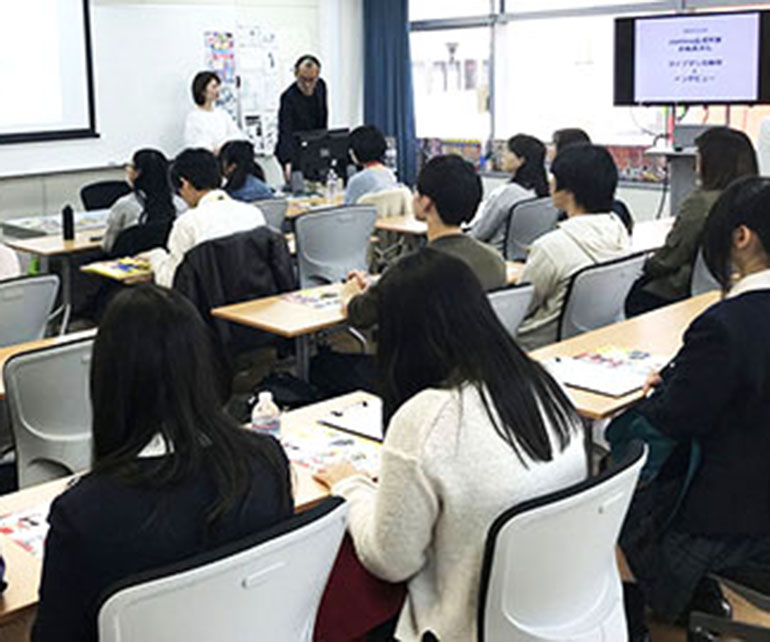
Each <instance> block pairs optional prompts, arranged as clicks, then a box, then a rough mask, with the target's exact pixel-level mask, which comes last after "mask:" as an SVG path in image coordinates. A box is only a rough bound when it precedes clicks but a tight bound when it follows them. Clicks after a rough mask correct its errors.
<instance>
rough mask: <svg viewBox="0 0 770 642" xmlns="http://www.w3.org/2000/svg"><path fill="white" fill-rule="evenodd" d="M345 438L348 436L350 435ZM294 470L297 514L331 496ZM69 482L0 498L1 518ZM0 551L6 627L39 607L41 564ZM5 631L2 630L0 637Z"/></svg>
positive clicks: (310, 412) (345, 402)
mask: <svg viewBox="0 0 770 642" xmlns="http://www.w3.org/2000/svg"><path fill="white" fill-rule="evenodd" d="M371 398H372V395H370V394H369V393H366V392H353V393H350V394H347V395H342V396H341V397H335V398H334V399H329V400H327V401H322V402H320V403H317V404H313V405H310V406H305V407H304V408H300V409H299V410H293V411H291V412H287V413H285V414H284V415H283V416H282V418H281V431H282V432H283V431H289V432H291V431H292V430H298V429H300V427H302V426H307V425H308V422H312V423H315V421H316V419H318V418H319V417H322V416H325V415H326V414H328V413H329V412H331V411H332V410H337V409H341V408H346V407H347V406H349V405H351V404H353V403H357V402H358V401H361V400H364V399H371ZM345 434H346V435H347V433H345ZM348 436H349V435H348ZM292 470H293V475H292V476H293V479H294V506H295V510H298V511H301V510H305V509H307V508H310V507H311V506H313V505H314V504H316V503H318V502H319V501H320V500H321V499H323V498H324V497H326V496H327V495H328V494H329V491H328V489H327V488H326V487H325V486H323V485H321V484H319V483H318V482H316V481H314V480H313V477H312V475H311V474H310V472H309V471H308V470H307V469H305V468H300V467H294V468H293V469H292ZM70 479H71V478H69V477H65V478H63V479H57V480H56V481H52V482H48V483H46V484H40V485H38V486H32V487H30V488H26V489H24V490H20V491H18V492H16V493H10V494H8V495H3V496H0V515H7V514H8V513H12V512H15V511H18V510H23V509H25V508H31V507H33V506H37V505H40V504H44V503H46V502H51V501H53V500H54V498H55V497H56V496H57V495H59V494H60V493H61V492H63V491H64V490H65V489H66V487H67V483H68V482H69V480H70ZM0 548H1V549H2V553H3V557H4V558H5V561H6V563H7V568H6V579H7V581H8V589H7V590H6V591H5V593H4V594H3V596H2V597H0V624H2V626H5V625H6V624H7V623H8V622H9V621H11V620H13V619H14V618H16V617H19V616H22V615H24V614H27V615H28V614H29V612H30V610H31V609H33V608H34V607H35V605H36V604H37V601H38V584H39V582H40V572H41V569H42V560H40V559H38V558H36V557H35V556H34V555H32V554H31V553H28V552H27V551H25V550H24V549H23V548H21V546H19V545H18V544H16V543H15V542H13V541H11V540H10V539H9V538H8V537H6V536H3V535H0ZM2 630H3V629H2V628H0V635H1V634H2Z"/></svg>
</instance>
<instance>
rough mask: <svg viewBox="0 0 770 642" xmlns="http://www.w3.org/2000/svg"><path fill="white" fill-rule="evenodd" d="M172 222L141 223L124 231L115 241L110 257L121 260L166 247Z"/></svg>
mask: <svg viewBox="0 0 770 642" xmlns="http://www.w3.org/2000/svg"><path fill="white" fill-rule="evenodd" d="M173 225H174V221H173V220H170V221H163V222H160V223H142V224H139V225H132V226H131V227H127V228H126V229H124V230H123V231H122V232H120V234H118V237H117V238H116V239H115V243H114V244H113V246H112V249H111V250H110V256H112V257H114V258H121V257H124V256H134V255H136V254H139V253H140V252H145V251H147V250H151V249H152V248H155V247H166V243H167V242H168V235H169V234H171V227H172V226H173Z"/></svg>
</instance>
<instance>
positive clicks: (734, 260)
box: [620, 177, 770, 621]
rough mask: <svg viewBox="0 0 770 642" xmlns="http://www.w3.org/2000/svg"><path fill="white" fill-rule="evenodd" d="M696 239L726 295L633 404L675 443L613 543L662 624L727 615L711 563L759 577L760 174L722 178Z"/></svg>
mask: <svg viewBox="0 0 770 642" xmlns="http://www.w3.org/2000/svg"><path fill="white" fill-rule="evenodd" d="M703 247H704V258H705V260H706V263H707V264H708V266H709V269H710V270H711V271H712V272H713V274H715V275H716V276H717V278H718V279H719V281H720V283H721V284H722V287H723V289H724V292H725V296H724V298H723V300H722V301H720V302H719V303H717V304H716V305H713V306H712V307H710V308H709V309H708V310H706V311H705V312H704V313H703V314H701V315H700V316H699V317H698V318H697V319H696V320H695V321H693V323H692V324H691V325H690V327H689V328H688V329H687V332H686V333H685V335H684V345H683V347H682V349H681V350H680V351H679V353H678V354H677V355H676V357H675V358H674V360H673V361H672V362H671V364H669V365H668V366H667V367H666V368H665V369H664V370H663V371H662V372H661V374H660V375H659V376H654V377H653V378H651V380H650V382H649V385H650V386H651V387H653V388H654V392H653V394H652V396H651V397H649V398H648V399H646V400H645V401H643V402H642V403H641V404H640V405H639V406H638V408H637V410H638V411H639V413H640V414H641V415H642V417H644V418H645V419H646V420H647V421H648V422H649V424H651V425H652V426H653V427H654V428H656V429H657V430H658V431H660V432H661V433H663V434H664V435H665V436H667V437H670V438H673V439H674V440H675V444H676V445H675V447H674V450H673V452H672V454H671V455H670V456H669V458H668V459H667V460H666V463H665V464H664V465H663V467H662V469H661V471H660V472H659V473H658V475H657V477H656V478H655V479H654V481H653V482H652V483H650V484H649V485H647V486H646V487H644V488H642V489H641V490H639V491H637V494H636V496H635V499H634V502H633V503H632V506H631V509H630V511H629V514H628V517H627V520H626V524H625V527H624V531H623V534H622V536H621V540H620V543H621V548H622V549H623V551H624V553H625V555H626V558H627V560H628V562H629V565H630V568H631V570H632V572H633V573H634V576H635V578H636V581H637V584H638V586H639V588H641V590H642V593H643V594H644V598H645V601H646V602H647V604H648V605H649V606H651V607H652V609H653V610H654V611H655V612H656V613H657V614H658V615H659V616H661V617H662V618H663V619H666V620H669V621H674V620H677V619H679V620H680V621H681V620H683V619H684V618H685V617H686V616H687V614H688V613H689V612H690V611H691V610H693V609H696V608H697V609H698V610H704V611H707V612H712V613H715V614H717V615H728V614H729V608H728V606H729V605H727V604H726V603H724V599H723V597H722V596H721V593H720V591H719V589H718V585H716V583H715V582H713V581H711V580H708V579H706V575H707V574H708V573H710V572H712V571H725V570H726V569H734V568H742V569H752V570H753V571H759V572H761V573H763V574H765V576H766V577H770V466H769V465H768V456H769V455H770V334H769V333H768V325H767V324H768V319H770V180H768V179H765V178H757V177H751V178H744V179H740V180H738V181H736V182H734V183H733V184H732V185H731V186H729V187H728V188H727V189H726V190H725V192H724V193H723V194H722V195H721V196H720V198H719V199H718V200H717V202H716V203H715V205H714V207H713V208H712V210H711V213H710V214H709V217H708V219H707V222H706V227H705V234H704V241H703ZM693 452H699V453H700V459H699V461H697V459H691V455H692V453H693ZM691 461H692V462H694V463H696V464H697V467H695V468H694V474H691V475H689V476H688V473H687V470H688V466H689V465H690V462H691ZM688 477H689V479H690V481H689V483H687V482H685V480H686V479H688ZM677 498H680V500H681V503H680V504H679V505H678V507H677V505H676V501H677ZM672 514H673V517H672Z"/></svg>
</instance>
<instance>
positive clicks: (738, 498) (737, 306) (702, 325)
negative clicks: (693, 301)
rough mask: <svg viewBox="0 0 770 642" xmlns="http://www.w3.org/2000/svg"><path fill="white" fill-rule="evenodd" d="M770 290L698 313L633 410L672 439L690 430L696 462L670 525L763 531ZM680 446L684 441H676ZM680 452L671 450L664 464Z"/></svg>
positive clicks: (766, 530)
mask: <svg viewBox="0 0 770 642" xmlns="http://www.w3.org/2000/svg"><path fill="white" fill-rule="evenodd" d="M769 322H770V290H755V291H750V292H746V293H744V294H741V295H739V296H736V297H734V298H730V299H725V300H723V301H721V302H719V303H717V304H716V305H713V306H712V307H710V308H709V309H708V310H706V311H705V312H704V313H703V314H701V315H700V316H699V317H698V318H697V319H696V320H695V321H693V323H692V324H691V325H690V327H689V328H688V329H687V332H686V333H685V335H684V345H683V346H682V349H681V350H680V351H679V353H678V354H677V355H676V357H675V358H674V360H673V361H672V362H671V364H670V365H669V366H668V367H667V368H666V369H665V370H664V371H663V373H662V375H663V380H664V381H663V384H662V385H661V386H660V387H659V389H658V390H656V392H655V394H653V395H652V397H650V398H649V399H647V400H645V401H643V402H642V403H641V404H640V405H639V406H638V409H639V411H640V412H641V413H642V414H643V415H644V416H646V417H647V418H648V419H649V421H650V422H651V423H652V424H653V425H654V426H655V427H656V428H658V429H659V430H660V431H662V432H664V433H665V434H667V435H669V436H671V437H674V438H676V439H679V440H688V441H689V439H690V438H692V437H697V438H698V440H699V442H700V444H701V450H702V460H701V463H700V466H699V468H698V470H697V472H696V474H695V476H694V478H693V480H692V483H691V486H690V488H689V490H688V492H687V494H686V496H685V498H684V502H683V504H682V506H681V509H680V512H679V514H678V517H677V519H676V521H675V522H674V525H673V527H674V528H675V529H677V530H681V531H685V532H688V533H692V534H697V535H707V536H720V535H743V536H760V537H763V536H765V537H766V536H769V535H770V327H769V326H768V323H769ZM682 447H684V444H683V445H682ZM683 461H684V458H682V457H676V456H674V457H672V460H671V465H670V466H669V465H668V464H667V465H666V466H665V467H664V470H665V469H666V468H669V470H666V472H667V473H668V474H669V475H671V474H676V473H677V472H678V473H679V474H682V473H683V470H682V469H681V468H680V469H679V471H672V470H670V468H671V467H675V466H680V465H681V464H682V462H683Z"/></svg>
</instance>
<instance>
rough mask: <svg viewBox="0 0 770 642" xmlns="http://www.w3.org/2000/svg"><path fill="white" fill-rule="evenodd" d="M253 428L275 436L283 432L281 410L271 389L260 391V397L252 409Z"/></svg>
mask: <svg viewBox="0 0 770 642" xmlns="http://www.w3.org/2000/svg"><path fill="white" fill-rule="evenodd" d="M251 428H252V430H256V431H257V432H261V433H264V434H266V435H272V436H273V437H278V435H279V434H280V433H281V411H280V410H279V409H278V406H276V405H275V402H274V401H273V393H272V392H270V391H269V390H268V391H265V392H260V393H259V399H258V400H257V403H256V404H254V408H253V409H252V411H251Z"/></svg>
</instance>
